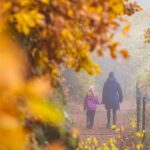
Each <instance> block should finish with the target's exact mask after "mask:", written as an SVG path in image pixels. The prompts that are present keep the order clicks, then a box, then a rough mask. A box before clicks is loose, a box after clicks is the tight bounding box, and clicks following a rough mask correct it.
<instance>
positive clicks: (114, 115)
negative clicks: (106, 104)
mask: <svg viewBox="0 0 150 150" xmlns="http://www.w3.org/2000/svg"><path fill="white" fill-rule="evenodd" d="M111 111H112V114H113V124H114V125H116V121H117V110H116V109H107V124H108V125H110V124H111Z"/></svg>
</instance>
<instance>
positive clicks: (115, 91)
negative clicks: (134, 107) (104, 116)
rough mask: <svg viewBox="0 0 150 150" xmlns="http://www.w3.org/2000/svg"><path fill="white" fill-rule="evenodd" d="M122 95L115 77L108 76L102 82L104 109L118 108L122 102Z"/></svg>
mask: <svg viewBox="0 0 150 150" xmlns="http://www.w3.org/2000/svg"><path fill="white" fill-rule="evenodd" d="M122 100H123V95H122V90H121V87H120V84H119V83H118V82H117V80H116V79H115V77H110V78H108V79H107V81H106V82H105V84H104V87H103V93H102V103H103V104H104V105H105V108H106V109H116V110H117V109H119V108H120V106H119V103H120V102H122Z"/></svg>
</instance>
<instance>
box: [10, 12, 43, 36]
mask: <svg viewBox="0 0 150 150" xmlns="http://www.w3.org/2000/svg"><path fill="white" fill-rule="evenodd" d="M12 20H14V21H15V22H16V27H17V29H18V31H19V32H22V33H24V34H25V35H28V34H29V33H30V30H31V28H33V27H35V26H36V25H37V24H39V25H40V24H41V22H42V21H43V20H44V16H43V15H42V14H40V13H39V12H38V11H37V10H32V11H25V10H24V11H23V10H22V11H20V12H19V13H16V14H15V15H14V16H12Z"/></svg>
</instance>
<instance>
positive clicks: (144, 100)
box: [142, 97, 146, 130]
mask: <svg viewBox="0 0 150 150" xmlns="http://www.w3.org/2000/svg"><path fill="white" fill-rule="evenodd" d="M145 106H146V98H145V97H143V111H142V130H145V115H146V114H145Z"/></svg>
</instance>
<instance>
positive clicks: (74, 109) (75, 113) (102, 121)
mask: <svg viewBox="0 0 150 150" xmlns="http://www.w3.org/2000/svg"><path fill="white" fill-rule="evenodd" d="M69 108H70V111H71V115H72V117H73V120H74V125H75V127H77V128H78V129H79V130H80V133H81V135H80V137H81V139H84V138H86V137H87V136H96V137H97V138H98V139H99V141H100V143H102V142H105V141H106V140H108V139H109V138H110V137H113V136H115V134H116V133H115V132H114V131H113V130H111V129H106V128H105V125H106V111H105V109H104V105H100V106H98V107H97V110H96V115H95V122H94V127H93V129H87V128H86V124H85V122H86V120H85V119H86V118H85V112H84V111H83V107H82V105H81V106H80V105H79V104H76V103H74V102H72V103H69ZM134 114H135V104H134V102H130V101H124V102H123V103H122V104H121V108H120V110H119V111H118V119H117V126H122V125H123V126H124V127H125V129H126V128H129V126H130V124H131V123H130V118H131V116H132V115H134Z"/></svg>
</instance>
